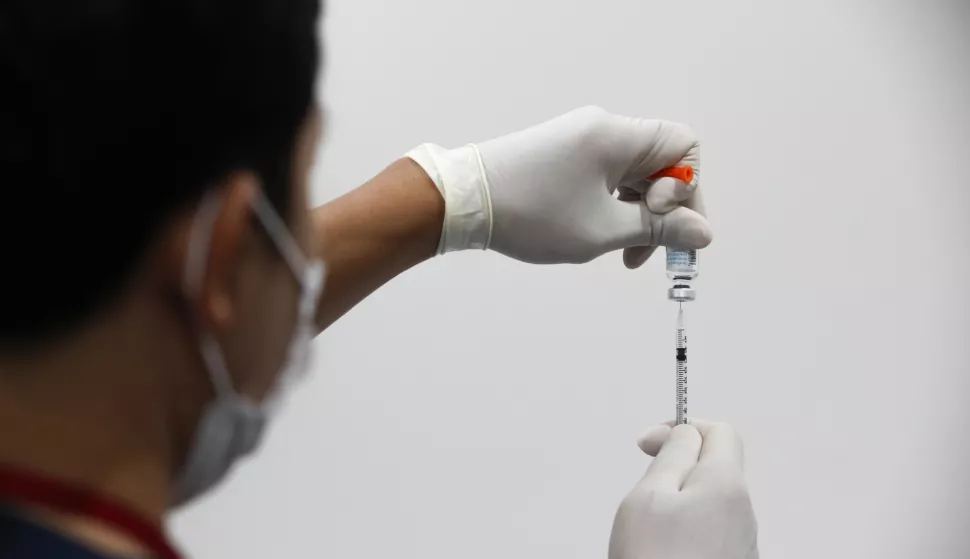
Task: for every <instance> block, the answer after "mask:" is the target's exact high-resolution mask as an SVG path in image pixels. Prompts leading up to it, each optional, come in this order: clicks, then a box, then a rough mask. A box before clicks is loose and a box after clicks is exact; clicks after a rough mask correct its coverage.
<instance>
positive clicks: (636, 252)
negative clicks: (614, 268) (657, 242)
mask: <svg viewBox="0 0 970 559" xmlns="http://www.w3.org/2000/svg"><path fill="white" fill-rule="evenodd" d="M656 250H657V247H655V246H646V247H628V248H625V249H623V264H624V265H625V266H626V267H627V268H629V269H631V270H636V269H637V268H639V267H640V266H643V264H644V263H645V262H646V261H647V260H648V259H649V258H650V257H651V256H653V253H654V252H656Z"/></svg>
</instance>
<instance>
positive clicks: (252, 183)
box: [164, 171, 260, 332]
mask: <svg viewBox="0 0 970 559" xmlns="http://www.w3.org/2000/svg"><path fill="white" fill-rule="evenodd" d="M259 188H260V183H259V179H258V178H257V176H256V175H255V173H252V172H250V171H239V172H234V173H232V174H231V175H229V177H227V178H226V180H225V181H223V182H222V183H221V185H220V186H219V187H217V191H216V192H215V196H216V197H217V199H218V208H217V210H216V216H215V219H214V221H213V222H212V228H211V231H203V232H202V233H203V235H207V237H208V238H207V239H206V240H207V241H208V242H209V247H208V250H207V251H206V252H205V255H204V262H203V264H202V267H203V272H202V288H201V290H200V292H199V293H190V292H189V291H188V286H187V285H186V284H185V268H186V263H187V258H188V255H189V244H190V243H191V242H192V241H193V239H192V238H191V236H192V231H193V226H194V225H195V222H196V220H197V219H198V215H199V213H198V210H199V208H198V207H197V206H196V207H193V208H191V211H190V212H188V213H187V214H185V215H183V216H182V217H181V218H180V219H178V220H177V221H176V224H175V225H174V231H172V232H171V235H169V239H170V242H169V243H168V247H167V250H166V252H167V254H168V256H167V258H166V259H165V261H166V264H165V267H166V270H165V273H164V276H165V277H166V278H167V281H166V282H167V283H168V284H169V286H170V287H172V288H173V289H171V292H173V293H177V294H178V296H179V298H180V299H182V300H183V301H187V302H188V308H189V310H190V312H191V313H192V314H194V315H195V316H196V318H197V319H198V320H200V321H201V323H202V325H203V326H204V327H206V328H207V329H210V330H212V331H213V332H216V331H219V330H222V329H224V328H226V327H227V326H228V325H230V324H231V323H232V321H233V318H234V314H235V309H234V308H233V298H232V293H233V290H234V287H235V286H234V283H233V282H234V281H235V280H236V278H237V277H238V275H237V273H236V272H237V267H238V266H239V263H240V262H241V261H242V257H243V256H244V254H245V252H246V251H247V250H249V249H251V247H252V243H250V242H248V240H249V239H251V236H250V235H251V234H250V224H251V223H252V216H253V209H252V208H253V205H252V204H253V200H254V199H255V197H256V195H257V193H258V189H259Z"/></svg>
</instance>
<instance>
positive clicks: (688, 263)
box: [667, 248, 698, 425]
mask: <svg viewBox="0 0 970 559" xmlns="http://www.w3.org/2000/svg"><path fill="white" fill-rule="evenodd" d="M697 274H698V272H697V251H696V250H685V249H676V248H668V249H667V277H668V278H670V281H672V282H673V284H674V285H673V287H671V288H670V289H668V290H667V298H668V299H670V300H671V301H677V343H676V351H677V356H676V359H677V424H678V425H680V424H683V423H687V332H686V330H685V329H684V302H685V301H693V300H694V299H695V298H696V296H697V294H696V293H695V292H694V288H693V287H692V286H691V283H692V282H693V281H694V278H696V277H697Z"/></svg>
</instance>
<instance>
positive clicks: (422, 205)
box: [314, 107, 711, 329]
mask: <svg viewBox="0 0 970 559" xmlns="http://www.w3.org/2000/svg"><path fill="white" fill-rule="evenodd" d="M699 163H700V160H699V144H698V142H697V140H696V139H695V138H694V136H693V133H692V132H691V131H690V130H689V129H688V128H687V127H686V126H683V125H680V124H676V123H671V122H664V121H658V120H645V119H637V118H628V117H622V116H617V115H612V114H609V113H607V112H606V111H603V110H602V109H597V108H594V107H587V108H585V109H580V110H576V111H573V112H571V113H568V114H565V115H563V116H561V117H559V118H556V119H553V120H551V121H549V122H546V123H544V124H540V125H538V126H534V127H532V128H529V129H527V130H524V131H521V132H518V133H515V134H510V135H508V136H504V137H501V138H498V139H495V140H491V141H488V142H485V143H483V144H481V145H478V146H476V145H468V146H464V147H462V148H458V149H454V150H446V149H444V148H441V147H440V146H436V145H433V144H423V145H422V146H418V147H417V148H415V149H414V150H411V151H410V152H409V153H408V158H405V159H401V160H399V161H397V162H396V163H394V164H392V165H391V166H390V167H388V168H387V169H385V170H384V171H383V172H382V173H380V174H379V175H378V176H377V177H375V178H373V179H372V180H371V181H370V182H368V183H367V184H365V185H364V186H362V187H360V188H358V189H357V190H354V191H353V192H350V193H349V194H347V195H345V196H343V197H341V198H339V199H337V200H335V201H333V202H330V203H329V204H326V205H324V206H323V207H321V208H319V209H317V210H316V212H315V214H314V224H315V229H316V235H317V239H318V241H319V243H318V246H319V247H321V248H320V251H321V254H320V256H321V257H322V258H323V259H324V261H325V262H326V263H327V268H328V272H327V284H326V288H325V289H324V291H323V297H322V299H321V302H320V307H319V309H318V315H317V320H318V325H319V327H320V328H321V329H325V328H326V327H327V326H329V325H330V324H332V323H333V322H334V321H336V320H337V319H338V318H340V317H341V316H342V315H343V314H344V313H346V312H347V311H348V310H350V309H351V308H353V306H354V305H356V304H357V303H358V302H360V301H361V300H362V299H364V298H365V297H367V296H368V295H370V294H371V293H372V292H374V291H375V290H376V289H377V288H379V287H380V286H382V285H383V284H384V283H386V282H387V281H389V280H390V279H392V278H394V277H395V276H397V275H398V274H400V273H401V272H403V271H405V270H407V269H409V268H410V267H412V266H414V265H416V264H418V263H420V262H423V261H424V260H427V259H428V258H430V257H431V256H433V255H434V254H435V253H438V254H444V253H447V252H451V251H456V250H468V249H489V250H493V251H495V252H499V253H501V254H504V255H506V256H509V257H511V258H514V259H516V260H520V261H523V262H530V263H534V264H561V263H580V262H587V261H589V260H592V259H594V258H597V257H599V256H601V255H603V254H605V253H607V252H611V251H614V250H619V249H625V250H626V254H625V261H626V263H627V265H628V266H629V267H631V268H635V267H637V266H639V265H641V264H642V263H643V261H644V260H646V258H647V257H649V255H650V253H651V252H653V248H655V247H657V246H675V247H679V248H695V249H696V248H703V247H705V246H707V245H708V244H709V243H710V242H711V232H710V228H709V227H708V225H707V220H706V219H705V218H704V217H703V215H702V214H703V211H704V210H703V204H702V202H701V198H700V191H699V190H698V188H697V176H698V174H699V173H698V171H699ZM672 165H678V166H690V167H692V168H693V169H694V178H693V180H692V182H691V183H680V182H677V181H676V180H675V179H673V178H666V177H665V178H660V179H657V180H652V179H651V180H648V179H646V177H649V176H651V175H653V173H655V172H657V171H659V170H661V169H663V168H665V167H669V166H672ZM616 190H620V194H621V195H620V196H619V199H617V198H614V196H613V193H614V192H615V191H616Z"/></svg>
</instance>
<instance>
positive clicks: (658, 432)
mask: <svg viewBox="0 0 970 559" xmlns="http://www.w3.org/2000/svg"><path fill="white" fill-rule="evenodd" d="M672 428H673V427H672V426H670V425H668V424H667V423H661V424H660V425H654V426H653V427H651V428H649V429H647V430H646V431H644V432H643V434H642V435H640V438H638V439H637V446H638V447H640V450H642V451H643V452H644V453H645V454H647V455H648V456H656V455H657V453H659V452H660V449H661V448H662V447H663V445H664V443H665V442H667V437H669V436H670V430H671V429H672Z"/></svg>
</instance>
